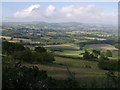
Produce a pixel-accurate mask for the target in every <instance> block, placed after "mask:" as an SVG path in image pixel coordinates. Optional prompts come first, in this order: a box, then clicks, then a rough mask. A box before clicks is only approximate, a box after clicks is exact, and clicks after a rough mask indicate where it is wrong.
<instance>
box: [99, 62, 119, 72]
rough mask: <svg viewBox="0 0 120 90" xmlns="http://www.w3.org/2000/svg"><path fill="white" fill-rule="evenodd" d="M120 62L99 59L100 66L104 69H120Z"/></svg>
mask: <svg viewBox="0 0 120 90" xmlns="http://www.w3.org/2000/svg"><path fill="white" fill-rule="evenodd" d="M119 64H120V63H119V62H118V61H99V63H98V67H99V68H101V69H103V70H113V71H120V65H119Z"/></svg>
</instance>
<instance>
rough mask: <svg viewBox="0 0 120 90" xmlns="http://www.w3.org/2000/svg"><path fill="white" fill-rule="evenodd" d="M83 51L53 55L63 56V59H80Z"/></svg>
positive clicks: (66, 51) (68, 51) (69, 51)
mask: <svg viewBox="0 0 120 90" xmlns="http://www.w3.org/2000/svg"><path fill="white" fill-rule="evenodd" d="M82 53H84V51H82V50H81V51H80V50H79V51H72V50H65V51H63V52H55V53H54V54H55V55H57V56H63V57H70V58H82V57H83V55H82Z"/></svg>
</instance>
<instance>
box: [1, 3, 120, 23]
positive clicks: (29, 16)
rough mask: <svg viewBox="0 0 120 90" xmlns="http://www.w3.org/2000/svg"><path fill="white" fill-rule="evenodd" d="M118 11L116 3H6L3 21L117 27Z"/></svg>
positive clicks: (4, 4)
mask: <svg viewBox="0 0 120 90" xmlns="http://www.w3.org/2000/svg"><path fill="white" fill-rule="evenodd" d="M16 7H17V8H16ZM117 11H118V5H117V3H115V2H114V3H113V2H102V3H101V2H99V3H98V2H84V3H82V2H79V3H76V2H72V3H71V2H70V3H68V2H49V3H48V2H44V3H43V2H38V3H37V2H26V3H22V2H19V3H17V2H5V3H3V13H2V15H3V17H2V21H3V22H34V21H35V22H41V21H42V22H48V23H65V22H77V23H91V22H92V23H94V24H110V25H111V24H113V25H117V23H118V22H117V19H118V15H117V14H118V12H117Z"/></svg>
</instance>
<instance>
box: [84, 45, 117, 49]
mask: <svg viewBox="0 0 120 90" xmlns="http://www.w3.org/2000/svg"><path fill="white" fill-rule="evenodd" d="M85 47H88V48H93V49H103V50H118V49H117V48H115V47H114V46H112V45H110V44H92V45H86V46H85Z"/></svg>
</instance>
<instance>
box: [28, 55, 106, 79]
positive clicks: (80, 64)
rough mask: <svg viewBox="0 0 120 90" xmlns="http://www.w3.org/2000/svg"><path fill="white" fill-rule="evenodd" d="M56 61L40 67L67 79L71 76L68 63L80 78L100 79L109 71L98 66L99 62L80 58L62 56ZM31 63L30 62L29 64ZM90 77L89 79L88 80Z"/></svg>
mask: <svg viewBox="0 0 120 90" xmlns="http://www.w3.org/2000/svg"><path fill="white" fill-rule="evenodd" d="M55 60H56V61H55V62H54V64H52V65H40V64H34V65H36V66H38V68H39V69H43V70H46V71H47V73H48V75H49V76H52V77H53V78H56V79H65V78H68V77H69V74H68V71H67V68H66V65H67V66H68V67H69V70H70V71H71V72H72V73H74V75H75V78H76V79H78V80H81V79H84V81H89V80H94V79H100V78H104V77H105V73H106V72H107V71H105V70H101V69H99V68H98V66H97V62H93V61H86V60H78V59H68V58H62V57H55ZM29 65H30V66H31V64H28V66H29ZM86 65H89V66H91V68H86ZM88 79H89V80H88Z"/></svg>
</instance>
